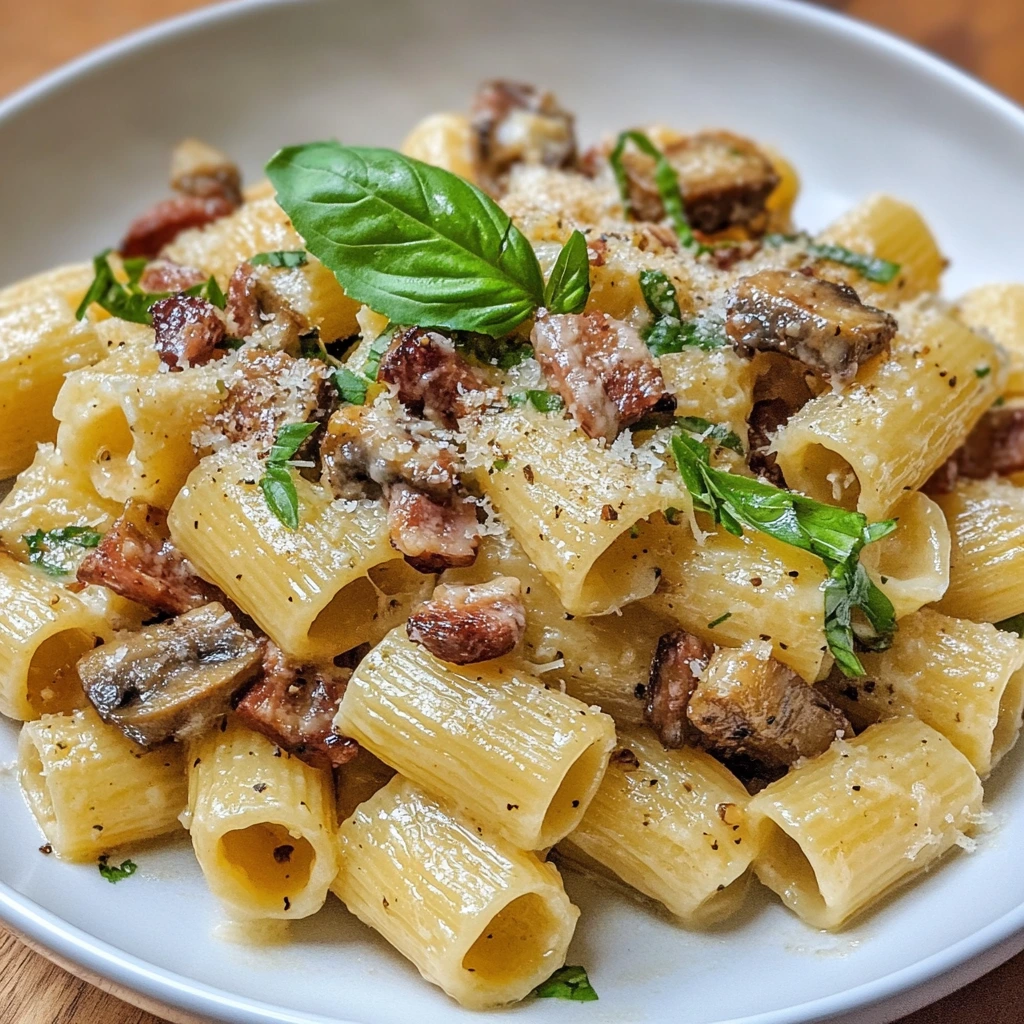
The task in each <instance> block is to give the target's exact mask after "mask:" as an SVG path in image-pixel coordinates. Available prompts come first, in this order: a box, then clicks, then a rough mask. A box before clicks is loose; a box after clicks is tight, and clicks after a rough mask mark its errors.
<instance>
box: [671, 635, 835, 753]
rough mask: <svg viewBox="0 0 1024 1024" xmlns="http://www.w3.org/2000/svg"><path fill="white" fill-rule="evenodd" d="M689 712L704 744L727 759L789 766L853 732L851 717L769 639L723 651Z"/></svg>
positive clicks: (714, 659) (712, 663) (710, 666)
mask: <svg viewBox="0 0 1024 1024" xmlns="http://www.w3.org/2000/svg"><path fill="white" fill-rule="evenodd" d="M687 716H688V719H689V722H690V725H692V726H693V727H694V728H695V729H696V730H697V731H698V732H699V734H700V736H699V742H700V744H701V745H702V746H704V747H706V748H707V749H708V750H710V751H711V752H712V753H714V754H715V755H717V756H720V757H726V758H736V757H739V758H750V759H752V760H753V761H755V762H757V763H759V764H761V765H764V766H765V767H766V768H767V769H769V770H771V769H776V768H780V767H781V768H785V767H788V766H789V765H792V764H793V763H794V762H796V761H797V760H799V759H800V758H802V757H816V756H817V755H818V754H821V753H823V752H824V751H826V750H828V748H829V747H830V746H831V745H832V741H833V740H834V739H835V738H836V735H837V734H840V735H844V734H845V735H852V734H853V733H852V729H851V727H850V723H849V721H848V720H847V718H846V716H845V715H844V714H843V713H842V712H841V711H840V710H839V709H838V708H836V707H835V706H833V704H832V703H831V702H830V701H829V700H828V698H827V697H825V696H824V694H822V693H821V692H820V691H818V690H816V689H815V688H814V687H813V686H808V684H807V683H805V682H804V681H803V680H802V679H801V678H800V677H799V676H798V675H797V674H796V673H795V672H794V671H793V670H792V669H791V668H789V667H788V666H786V665H783V664H782V663H781V662H778V661H776V660H775V659H774V658H773V657H772V656H771V646H770V645H769V644H767V643H752V644H747V645H746V646H745V647H743V648H742V649H740V650H726V649H725V648H721V649H719V650H718V651H717V652H716V653H715V655H714V656H713V657H712V659H711V661H710V662H709V664H708V668H707V671H706V672H705V673H704V675H703V677H702V678H701V680H700V682H698V684H697V686H696V688H695V689H694V691H693V693H692V695H691V696H690V702H689V705H688V707H687Z"/></svg>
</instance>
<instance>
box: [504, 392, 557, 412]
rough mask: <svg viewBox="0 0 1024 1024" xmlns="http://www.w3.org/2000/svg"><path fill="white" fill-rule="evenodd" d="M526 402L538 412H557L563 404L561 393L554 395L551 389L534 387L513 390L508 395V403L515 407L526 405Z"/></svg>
mask: <svg viewBox="0 0 1024 1024" xmlns="http://www.w3.org/2000/svg"><path fill="white" fill-rule="evenodd" d="M527 402H529V403H530V405H532V406H533V407H534V409H536V410H537V411H538V412H558V410H559V409H561V408H563V407H564V405H565V403H564V402H563V401H562V396H561V395H556V394H555V393H554V392H553V391H540V390H537V389H535V388H528V389H527V390H525V391H513V392H512V394H510V395H509V396H508V404H509V405H511V406H513V407H516V408H518V407H520V406H523V405H526V403H527Z"/></svg>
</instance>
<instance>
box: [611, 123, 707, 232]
mask: <svg viewBox="0 0 1024 1024" xmlns="http://www.w3.org/2000/svg"><path fill="white" fill-rule="evenodd" d="M630 142H632V143H633V145H634V146H636V148H637V149H639V150H640V152H641V153H643V154H644V155H645V156H649V157H650V158H651V159H652V160H653V161H654V185H655V188H657V190H658V195H660V196H661V202H662V205H663V206H664V207H665V213H666V214H667V215H668V217H669V219H670V220H671V221H672V227H673V228H675V232H676V234H677V235H678V236H679V241H680V242H682V243H683V245H685V246H688V247H693V246H696V245H697V239H696V238H695V237H694V234H693V229H692V228H691V227H690V221H689V220H688V218H687V216H686V209H685V207H684V206H683V194H682V192H681V191H680V189H679V175H678V174H676V169H675V168H674V167H673V166H672V164H670V163H669V161H668V157H666V156H665V154H664V153H662V151H661V150H660V149H658V147H657V146H656V145H655V144H654V143H653V142H651V140H650V139H649V138H648V137H647V136H646V135H644V133H643V132H638V131H627V132H622V133H620V135H619V138H618V141H617V142H616V143H615V148H614V149H613V150H612V151H611V155H610V156H609V157H608V162H609V163H610V164H611V165H612V173H613V174H614V175H615V181H616V184H618V186H619V195H620V196H621V198H622V205H623V206H624V207H625V210H626V213H627V214H629V215H632V213H633V208H632V204H631V202H630V198H629V173H628V171H627V170H626V167H625V165H624V164H623V162H622V156H623V154H624V153H625V152H626V146H627V145H628V144H629V143H630Z"/></svg>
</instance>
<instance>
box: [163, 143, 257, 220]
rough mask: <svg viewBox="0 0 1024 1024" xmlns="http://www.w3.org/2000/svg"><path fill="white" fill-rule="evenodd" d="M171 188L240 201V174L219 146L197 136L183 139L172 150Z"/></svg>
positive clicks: (201, 196)
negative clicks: (207, 142) (214, 145)
mask: <svg viewBox="0 0 1024 1024" xmlns="http://www.w3.org/2000/svg"><path fill="white" fill-rule="evenodd" d="M171 188H173V189H174V191H175V192H181V193H183V194H185V195H189V196H198V197H199V198H200V199H210V198H214V197H216V198H220V199H223V200H225V201H226V202H229V203H231V204H232V206H235V207H237V206H241V204H242V175H241V172H240V171H239V170H238V166H237V165H236V164H235V163H233V162H232V161H231V160H229V159H228V158H227V157H226V156H225V155H224V154H223V153H222V152H221V151H220V150H219V149H214V148H213V146H208V145H207V144H206V143H205V142H200V140H199V139H184V140H183V141H182V142H179V143H178V145H177V146H175V147H174V152H173V153H172V154H171Z"/></svg>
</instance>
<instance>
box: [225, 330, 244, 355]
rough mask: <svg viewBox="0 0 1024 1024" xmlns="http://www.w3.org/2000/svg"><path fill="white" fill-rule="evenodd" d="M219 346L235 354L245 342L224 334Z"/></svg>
mask: <svg viewBox="0 0 1024 1024" xmlns="http://www.w3.org/2000/svg"><path fill="white" fill-rule="evenodd" d="M221 344H222V345H223V346H224V347H225V348H226V349H229V350H230V351H232V352H237V351H238V350H239V349H240V348H241V347H242V346H243V345H244V344H245V342H244V341H242V339H241V338H235V337H233V336H232V335H230V334H226V335H225V336H224V340H223V341H222V342H221Z"/></svg>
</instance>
